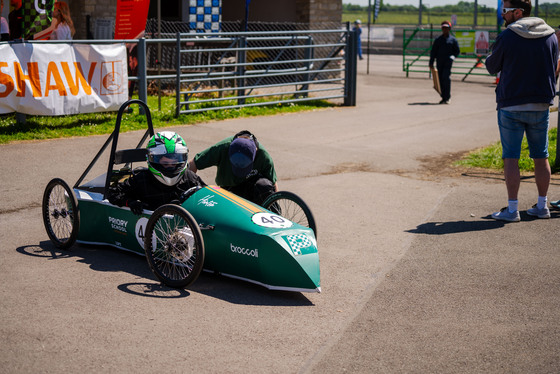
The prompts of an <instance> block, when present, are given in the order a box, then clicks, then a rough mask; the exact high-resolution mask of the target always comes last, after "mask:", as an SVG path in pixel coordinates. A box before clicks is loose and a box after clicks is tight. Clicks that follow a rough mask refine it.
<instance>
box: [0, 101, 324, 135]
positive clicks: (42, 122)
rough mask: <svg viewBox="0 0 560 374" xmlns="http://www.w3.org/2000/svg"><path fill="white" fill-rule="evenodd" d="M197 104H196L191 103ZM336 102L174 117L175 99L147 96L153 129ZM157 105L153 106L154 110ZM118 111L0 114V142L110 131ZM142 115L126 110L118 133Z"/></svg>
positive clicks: (136, 126)
mask: <svg viewBox="0 0 560 374" xmlns="http://www.w3.org/2000/svg"><path fill="white" fill-rule="evenodd" d="M192 105H193V106H194V105H196V104H195V103H193V104H192ZM333 106H335V104H332V103H329V102H327V101H324V100H315V101H307V102H300V103H280V104H275V105H267V106H254V107H244V108H240V109H222V110H210V111H207V112H200V113H194V114H188V115H187V114H184V115H181V116H179V117H178V118H175V98H174V97H170V96H164V97H162V98H161V110H157V108H158V98H157V97H156V96H150V97H148V107H149V108H151V110H150V113H151V116H152V123H153V125H154V129H156V131H157V130H158V129H160V128H163V127H170V126H178V125H192V124H196V123H202V122H208V121H213V120H224V119H231V118H241V117H253V116H268V115H274V114H280V113H292V112H301V111H308V110H314V109H320V108H329V107H333ZM153 108H156V109H153ZM116 119H117V112H102V113H87V114H78V115H71V116H57V117H51V116H27V120H26V123H25V124H21V123H17V121H16V116H15V114H8V115H4V116H0V144H6V143H10V142H14V141H21V140H44V139H55V138H65V137H74V136H89V135H102V134H110V133H111V132H112V131H113V129H114V128H115V122H116ZM145 121H146V119H145V116H144V115H140V114H139V113H138V105H134V113H130V114H127V113H125V114H124V115H123V117H122V120H121V132H126V131H134V130H143V129H145V128H146V124H145Z"/></svg>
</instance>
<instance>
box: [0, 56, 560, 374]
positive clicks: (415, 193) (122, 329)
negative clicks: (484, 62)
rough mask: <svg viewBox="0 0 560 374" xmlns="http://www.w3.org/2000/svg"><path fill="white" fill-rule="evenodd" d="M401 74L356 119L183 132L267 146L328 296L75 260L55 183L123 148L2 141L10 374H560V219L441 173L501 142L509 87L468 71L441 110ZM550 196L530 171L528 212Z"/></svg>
mask: <svg viewBox="0 0 560 374" xmlns="http://www.w3.org/2000/svg"><path fill="white" fill-rule="evenodd" d="M400 63H401V61H400V56H374V58H373V59H372V64H371V69H372V71H371V73H370V74H369V75H367V74H365V63H364V62H363V61H362V62H360V69H361V70H360V74H359V79H358V105H357V106H356V107H352V108H334V109H326V110H318V111H313V112H306V113H297V114H289V115H279V116H274V117H266V118H249V119H239V120H230V121H223V122H213V123H205V124H201V125H197V126H180V127H176V128H173V130H175V131H177V132H178V133H180V134H181V135H182V136H183V137H184V138H185V139H186V140H187V143H188V145H189V148H190V149H191V152H193V153H195V152H198V151H200V150H202V149H204V148H205V147H206V146H208V145H211V144H213V143H214V142H216V141H218V140H220V139H223V138H224V137H226V136H228V135H231V134H233V133H235V132H237V131H239V130H241V129H249V130H251V131H252V132H254V133H255V134H256V135H257V136H258V138H259V140H260V142H261V143H262V144H264V145H265V146H266V148H267V149H268V150H269V151H270V153H271V154H272V156H273V158H274V160H275V163H276V167H277V173H278V175H279V178H280V181H279V185H280V188H281V189H285V190H289V191H293V192H295V193H297V194H299V195H300V196H301V197H303V198H304V200H305V201H306V202H307V203H308V204H309V205H310V206H311V207H312V209H313V212H314V214H315V217H316V220H317V224H318V230H319V232H320V236H319V242H318V245H319V252H320V261H321V283H322V284H321V288H322V290H323V292H322V293H321V294H301V293H288V292H272V291H268V290H266V289H264V288H261V287H259V286H255V285H251V284H248V283H245V282H242V281H235V280H231V279H228V278H222V277H220V276H216V275H211V274H203V275H202V276H201V277H200V278H199V279H198V280H197V281H196V282H195V283H194V284H193V285H192V286H191V287H189V288H188V289H187V290H174V289H169V288H167V287H163V286H161V285H160V284H159V283H158V282H157V281H156V279H155V277H154V276H153V275H152V274H151V272H150V270H149V268H148V265H147V263H146V261H145V259H144V258H143V257H140V256H136V255H132V254H128V253H124V252H119V251H117V250H114V249H111V248H103V247H94V246H83V245H75V246H74V247H73V249H72V250H71V251H60V250H57V249H55V248H54V247H53V246H52V245H51V244H50V242H49V241H48V237H47V235H46V233H45V230H44V228H43V224H42V218H41V211H40V204H41V196H42V193H43V190H44V188H45V186H46V184H47V183H48V181H49V180H50V179H51V178H53V177H61V178H63V179H64V180H66V181H67V182H68V183H69V184H70V185H72V184H73V183H74V182H75V181H76V180H77V178H78V177H79V176H80V174H81V173H82V171H83V170H84V169H85V167H86V166H87V164H88V163H89V161H90V160H91V158H92V157H93V155H94V154H95V153H96V152H97V150H98V149H99V147H100V146H101V144H103V142H104V141H105V139H106V137H104V136H103V137H98V136H94V137H89V138H73V139H62V140H53V141H41V142H25V143H17V144H10V145H4V146H0V170H2V171H3V178H2V180H1V182H0V192H1V193H0V243H1V244H0V251H1V253H0V282H1V284H2V287H1V288H0V300H1V301H0V322H1V323H0V341H1V344H0V372H1V373H31V372H41V373H61V372H72V373H75V372H83V373H93V372H95V373H115V372H119V373H128V372H131V373H132V372H134V373H148V372H154V371H161V372H172V373H194V372H202V373H341V372H353V373H371V372H387V373H408V372H417V373H433V372H439V373H466V372H469V373H480V372H495V373H515V372H519V373H527V372H531V373H552V372H559V371H560V328H559V324H558V320H559V319H560V318H559V317H560V312H559V311H560V288H559V284H560V249H559V245H558V243H559V242H560V234H559V230H558V222H559V216H560V212H558V211H556V212H554V213H553V217H552V219H550V220H536V219H531V218H530V217H528V216H527V215H526V214H525V213H522V222H520V223H515V224H504V223H501V222H496V221H494V220H491V219H489V218H488V216H489V214H490V213H491V212H493V211H496V210H498V209H499V208H501V207H502V206H504V205H505V202H506V195H505V186H504V183H503V180H502V178H501V174H500V173H493V172H487V171H467V172H463V173H462V171H460V170H459V171H457V170H456V169H454V168H452V167H445V166H443V165H445V164H443V163H442V162H438V161H441V160H445V159H450V158H451V159H452V158H453V157H455V155H456V154H459V153H461V152H464V151H468V150H471V149H475V148H477V147H481V146H485V145H487V144H490V143H492V142H495V141H496V140H498V138H499V135H498V130H497V125H496V115H495V110H494V85H493V84H492V83H493V80H492V79H491V78H488V77H478V78H469V79H467V81H466V82H461V81H460V77H454V79H453V83H452V95H453V96H452V99H451V104H450V105H434V104H436V103H437V102H438V101H439V97H438V96H437V94H436V93H435V92H434V91H433V89H432V88H431V81H430V80H429V79H428V77H427V76H421V75H420V74H418V75H417V76H411V77H410V78H405V77H404V73H402V72H401V71H400V69H399V67H400ZM551 122H552V123H553V124H554V125H556V123H557V115H556V113H553V114H552V116H551ZM139 136H140V135H139V133H138V132H135V133H127V134H124V135H121V139H122V141H123V142H125V143H128V144H129V145H131V146H132V145H133V144H135V142H136V140H137V139H138V137H139ZM201 176H202V177H203V179H204V180H205V181H207V182H210V183H211V182H212V181H213V170H204V171H202V172H201ZM549 196H550V197H551V198H552V199H558V198H560V177H559V176H558V175H555V176H554V179H553V183H552V185H551V188H550V195H549ZM535 202H536V189H535V186H534V183H533V180H532V179H531V178H530V177H529V178H527V179H524V181H523V183H522V186H521V192H520V209H527V208H529V207H530V206H532V205H533V204H534V203H535Z"/></svg>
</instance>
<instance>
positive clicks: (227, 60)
mask: <svg viewBox="0 0 560 374" xmlns="http://www.w3.org/2000/svg"><path fill="white" fill-rule="evenodd" d="M304 26H307V28H308V27H309V25H308V24H276V23H253V24H249V25H248V30H250V31H247V32H239V31H223V30H224V29H230V30H235V29H238V28H240V27H241V26H240V24H239V23H231V24H227V23H224V24H223V25H222V31H221V32H220V33H208V34H203V33H197V34H191V33H188V32H184V31H185V30H186V28H185V24H184V23H180V22H176V23H173V22H166V23H165V24H163V25H161V26H158V27H157V28H158V29H159V30H158V31H159V32H158V31H156V30H154V29H155V26H154V23H153V22H151V21H149V22H148V25H147V28H146V31H147V33H146V36H147V37H148V39H142V40H140V43H139V49H138V54H139V63H140V71H139V75H138V81H139V96H140V99H143V98H144V97H146V96H147V92H146V91H147V89H148V84H150V83H149V82H157V85H158V92H160V93H161V91H164V92H167V93H170V92H173V93H174V95H175V96H176V115H177V116H179V115H180V114H188V113H195V112H201V111H209V110H220V109H227V108H230V109H231V108H240V107H245V106H258V105H271V104H278V103H294V102H301V101H308V100H332V101H335V102H337V101H338V102H340V103H342V104H344V105H355V101H356V99H355V95H356V90H355V84H356V67H357V65H356V53H355V51H356V40H357V39H356V36H355V34H354V33H352V32H350V31H348V30H345V29H341V28H340V25H338V28H333V29H319V30H309V29H305V27H304ZM323 26H324V25H323ZM172 30H177V31H176V33H175V34H171V33H170V31H172ZM187 31H188V30H187ZM158 35H159V36H160V38H157V39H150V37H154V36H156V37H157V36H158ZM144 56H145V59H144V58H143V57H144ZM142 60H144V61H142ZM132 79H134V78H132ZM142 81H143V82H142ZM151 85H153V83H151Z"/></svg>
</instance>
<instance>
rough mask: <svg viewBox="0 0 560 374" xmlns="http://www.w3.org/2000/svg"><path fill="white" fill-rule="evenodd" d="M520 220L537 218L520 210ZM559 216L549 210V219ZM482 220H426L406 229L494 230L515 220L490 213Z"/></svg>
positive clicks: (436, 232) (419, 231) (432, 231)
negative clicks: (498, 217)
mask: <svg viewBox="0 0 560 374" xmlns="http://www.w3.org/2000/svg"><path fill="white" fill-rule="evenodd" d="M520 216H521V222H529V221H535V220H538V219H539V218H537V217H532V216H530V215H528V214H527V213H526V212H520ZM556 218H560V211H557V210H556V211H555V210H551V211H550V219H556ZM482 219H483V221H450V222H426V223H423V224H421V225H418V226H417V227H416V228H415V229H412V230H406V232H410V233H412V234H428V235H446V234H457V233H461V232H474V231H485V230H494V229H499V228H501V227H504V225H514V224H517V223H516V222H505V221H496V220H495V219H493V218H492V216H491V215H487V216H485V217H482Z"/></svg>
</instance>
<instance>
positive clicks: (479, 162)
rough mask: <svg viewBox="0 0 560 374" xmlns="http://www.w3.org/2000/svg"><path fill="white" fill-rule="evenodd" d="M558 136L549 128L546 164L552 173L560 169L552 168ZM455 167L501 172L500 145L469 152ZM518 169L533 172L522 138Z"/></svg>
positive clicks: (531, 162) (525, 144) (555, 131)
mask: <svg viewBox="0 0 560 374" xmlns="http://www.w3.org/2000/svg"><path fill="white" fill-rule="evenodd" d="M557 135H558V129H557V128H551V129H550V131H549V132H548V154H549V159H548V162H549V163H550V166H551V168H552V172H553V173H558V172H560V168H557V167H555V166H554V164H555V163H556V156H557V154H556V151H557V150H556V141H557V140H556V139H557ZM455 165H458V166H464V167H470V168H484V169H494V170H502V169H503V167H504V162H503V160H502V145H501V143H500V142H496V143H494V144H492V145H490V146H488V147H485V148H481V149H477V150H475V151H472V152H470V153H469V154H467V155H466V156H465V157H463V159H462V160H459V161H457V162H455ZM519 169H520V170H521V172H526V173H530V172H533V171H535V168H534V164H533V160H531V158H530V157H529V147H528V145H527V139H526V138H523V143H522V144H521V157H520V158H519Z"/></svg>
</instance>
